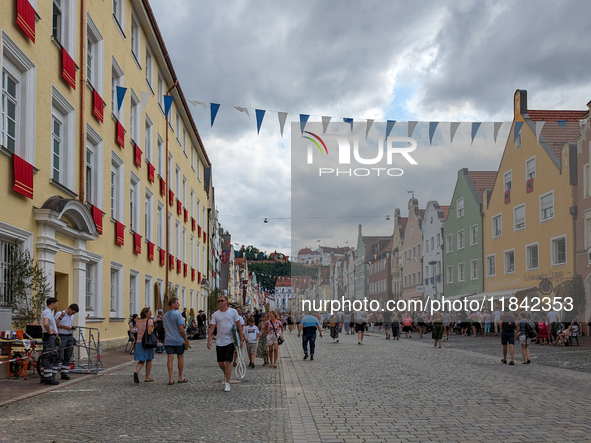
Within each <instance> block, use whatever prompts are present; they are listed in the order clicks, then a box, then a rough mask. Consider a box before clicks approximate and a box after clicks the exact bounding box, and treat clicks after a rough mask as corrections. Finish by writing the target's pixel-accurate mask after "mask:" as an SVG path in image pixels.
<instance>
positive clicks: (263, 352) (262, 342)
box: [257, 314, 269, 366]
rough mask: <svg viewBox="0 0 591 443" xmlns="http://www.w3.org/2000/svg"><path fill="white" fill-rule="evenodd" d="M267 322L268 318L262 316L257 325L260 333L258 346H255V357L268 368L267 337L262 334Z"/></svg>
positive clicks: (265, 315) (264, 315)
mask: <svg viewBox="0 0 591 443" xmlns="http://www.w3.org/2000/svg"><path fill="white" fill-rule="evenodd" d="M267 320H269V316H268V315H267V314H262V315H261V322H260V323H259V324H258V325H257V327H258V328H259V331H261V334H260V335H259V344H258V346H257V357H258V358H262V359H263V360H264V363H263V366H269V346H268V345H267V335H266V334H264V333H263V332H264V331H265V324H266V323H267Z"/></svg>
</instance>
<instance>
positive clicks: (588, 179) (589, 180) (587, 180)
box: [583, 163, 591, 198]
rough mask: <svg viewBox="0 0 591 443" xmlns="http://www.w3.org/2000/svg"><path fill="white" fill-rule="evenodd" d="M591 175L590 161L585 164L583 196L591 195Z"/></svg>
mask: <svg viewBox="0 0 591 443" xmlns="http://www.w3.org/2000/svg"><path fill="white" fill-rule="evenodd" d="M590 184H591V176H590V175H589V163H587V164H586V165H583V197H584V198H587V197H589V196H590V195H591V186H590Z"/></svg>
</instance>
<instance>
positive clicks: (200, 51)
mask: <svg viewBox="0 0 591 443" xmlns="http://www.w3.org/2000/svg"><path fill="white" fill-rule="evenodd" d="M151 4H152V7H153V9H154V12H155V15H156V18H157V21H158V23H159V26H160V30H161V32H162V34H163V36H164V40H165V42H166V46H167V49H168V51H169V53H170V54H171V58H172V62H173V65H174V67H175V70H176V72H177V75H178V76H179V78H180V82H181V86H182V88H183V91H184V93H185V96H186V97H187V98H188V99H193V100H199V101H204V102H207V105H208V109H207V110H205V109H203V108H202V107H195V108H193V116H194V118H195V122H196V124H197V127H198V129H199V132H200V135H201V138H202V139H203V142H204V144H205V149H206V150H207V153H208V155H209V158H210V159H211V161H212V164H213V181H214V186H215V188H216V204H217V209H218V211H219V213H220V222H221V223H222V226H223V227H224V228H225V229H228V230H229V231H230V233H231V234H232V239H233V241H234V242H237V243H239V244H253V245H255V246H257V247H259V248H261V249H262V250H267V251H273V250H275V249H277V250H278V251H281V252H285V253H287V254H289V255H291V252H290V250H291V220H290V217H291V195H292V187H291V130H290V122H291V121H298V119H299V116H298V114H300V113H302V114H310V115H311V117H310V120H309V121H310V122H319V121H321V118H320V116H322V115H326V116H331V117H333V121H334V120H337V119H341V121H342V118H343V117H348V118H354V119H355V121H356V122H359V123H356V124H355V127H356V128H357V127H358V125H361V126H362V128H361V131H362V132H363V133H364V130H363V127H364V124H365V123H364V120H365V119H368V118H369V119H376V122H377V121H383V120H387V119H391V120H397V121H408V120H418V121H422V122H428V121H444V122H449V121H465V122H470V121H478V122H480V121H483V122H492V121H511V120H512V117H513V114H512V104H513V101H512V100H513V94H514V92H515V90H516V89H526V90H527V91H528V106H529V108H530V109H585V108H586V106H585V105H586V103H587V102H588V101H589V100H591V82H590V81H589V78H590V76H589V73H590V72H591V58H590V57H589V54H591V41H590V39H589V38H586V36H587V34H588V33H587V30H588V27H589V23H591V20H590V19H591V12H590V9H589V4H588V2H587V1H585V0H581V1H565V2H557V1H540V0H536V1H521V2H513V1H482V0H474V1H460V0H453V1H414V2H408V1H405V2H394V1H388V2H386V1H374V2H372V1H363V2H361V1H357V2H353V1H341V0H339V1H317V2H312V1H302V0H298V1H281V2H277V1H264V0H263V1H261V0H258V1H250V0H240V1H238V0H237V1H225V2H205V1H197V0H166V1H164V0H151ZM210 102H214V103H220V104H221V105H222V106H221V107H220V110H219V113H218V115H217V118H216V121H215V124H214V126H213V128H210V114H209V103H210ZM232 106H242V107H246V108H248V109H249V112H250V116H251V117H250V119H249V118H248V116H246V115H245V114H243V113H240V112H238V111H236V110H235V109H234V108H233V107H232ZM255 108H257V109H265V110H267V113H266V115H265V119H264V121H263V124H262V127H261V131H260V134H259V135H257V132H256V119H255V116H254V114H255V111H254V110H255ZM277 111H281V112H288V113H289V116H288V119H287V123H286V125H285V132H284V135H283V137H281V135H280V131H279V123H278V117H277ZM397 125H398V124H397ZM404 125H406V124H404ZM419 125H420V124H419ZM468 126H469V125H468ZM468 126H466V128H468ZM424 127H425V128H426V127H427V124H426V123H425V124H424ZM420 128H421V126H417V131H419V129H420ZM505 128H506V129H507V131H505V132H503V131H501V133H500V134H499V137H501V136H504V137H505V138H506V136H507V133H508V129H509V128H508V125H506V126H505V127H504V128H503V129H505ZM462 130H464V129H463V128H462V127H461V129H460V130H458V136H460V131H462ZM424 131H426V129H424ZM424 131H423V133H422V134H423V136H424ZM465 131H467V137H468V139H467V140H468V143H469V141H470V140H469V129H465ZM444 132H445V130H444V129H442V130H441V135H440V136H441V137H445V135H444ZM486 133H487V132H486V130H485V129H484V125H483V134H486ZM447 136H449V134H448V135H447ZM465 136H466V135H464V137H465ZM467 146H468V145H467V144H466V143H465V141H464V142H458V143H455V140H454V144H452V145H450V146H449V147H448V149H447V150H446V155H445V165H446V166H445V167H444V168H442V167H438V168H437V169H433V170H430V169H429V167H428V166H429V164H432V163H433V161H434V159H433V157H432V156H427V157H426V158H425V159H424V161H423V162H422V165H425V166H422V165H421V169H420V170H421V173H420V174H414V175H411V176H407V177H405V178H406V179H407V181H406V182H404V183H403V185H402V184H400V186H394V187H393V188H392V190H391V191H390V196H389V200H391V201H389V202H388V205H387V206H388V207H390V211H388V212H389V213H390V214H391V213H393V210H394V208H395V207H399V208H400V209H401V211H402V215H403V216H406V215H407V212H408V211H407V210H406V205H407V202H408V197H409V194H407V193H406V192H405V191H406V190H408V189H407V188H412V190H414V191H415V196H416V197H417V198H418V199H419V203H420V206H421V207H425V205H426V203H427V202H428V201H429V200H434V199H438V200H439V203H440V204H442V205H447V204H449V201H445V199H446V198H447V199H450V198H451V194H452V192H453V185H454V184H455V178H456V177H457V171H458V170H459V169H460V168H462V167H469V168H470V169H473V170H475V169H488V170H496V169H497V167H498V164H499V162H500V158H501V154H502V150H503V147H504V143H497V144H494V146H493V147H492V148H490V149H488V148H487V149H486V150H484V149H480V150H478V149H476V150H472V151H469V155H468V156H467V152H468V151H466V149H467ZM431 152H432V151H431ZM429 161H431V163H429ZM438 165H439V166H441V165H440V164H439V163H438ZM482 166H484V167H482ZM450 177H451V178H452V179H450ZM442 183H443V184H445V186H442V185H441V184H442ZM450 183H451V184H450ZM389 185H393V183H389ZM301 195H302V193H301V192H300V197H298V199H300V200H301V199H302V197H301ZM306 195H307V194H305V193H304V197H303V199H305V198H306ZM310 198H311V199H313V198H314V197H313V196H312V195H311V196H310ZM357 203H358V200H354V199H353V198H351V200H350V203H349V204H348V205H347V204H345V206H346V207H347V208H348V210H347V211H345V212H347V213H348V214H349V215H353V214H354V213H355V205H356V204H357ZM340 208H341V209H342V208H343V205H341V206H340ZM371 210H378V209H377V208H375V209H374V208H367V211H371ZM265 217H268V218H271V219H270V222H269V223H266V224H265V223H263V219H264V218H265ZM384 217H385V214H384ZM294 219H295V214H294ZM351 220H352V219H351ZM384 220H385V218H384ZM353 225H354V226H355V228H353V232H351V233H350V236H351V238H355V236H356V225H357V221H356V220H355V221H354V222H352V223H351V226H353ZM364 226H365V222H364ZM348 229H349V230H351V228H348ZM391 231H392V227H391V226H390V224H382V225H375V226H369V227H368V230H366V229H365V228H364V234H367V235H389V234H391ZM319 239H321V240H322V244H326V245H331V244H329V242H332V241H335V242H339V241H340V239H342V241H341V243H342V242H344V241H346V240H349V237H347V238H346V239H345V237H344V236H342V235H340V234H339V235H338V236H336V237H335V236H329V235H326V236H323V237H319ZM302 241H303V240H302ZM351 242H352V241H351V240H349V244H350V243H351ZM299 246H300V245H299V244H298V247H299ZM311 246H315V245H311ZM331 246H336V245H334V244H333V245H331ZM341 246H342V244H341ZM294 247H295V244H294Z"/></svg>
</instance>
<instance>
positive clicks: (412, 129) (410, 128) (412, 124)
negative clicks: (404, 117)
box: [408, 122, 418, 137]
mask: <svg viewBox="0 0 591 443" xmlns="http://www.w3.org/2000/svg"><path fill="white" fill-rule="evenodd" d="M417 123H418V122H408V136H409V137H412V133H413V132H415V127H416V126H417Z"/></svg>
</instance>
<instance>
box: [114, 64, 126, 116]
mask: <svg viewBox="0 0 591 443" xmlns="http://www.w3.org/2000/svg"><path fill="white" fill-rule="evenodd" d="M124 80H125V77H124V75H123V70H122V69H121V67H120V66H119V63H117V60H115V57H113V58H112V69H111V112H112V113H113V115H114V116H115V117H117V119H118V120H119V121H120V122H123V120H124V115H125V114H124V112H123V111H124V110H125V106H123V104H122V105H121V109H117V86H120V87H123V86H124Z"/></svg>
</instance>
